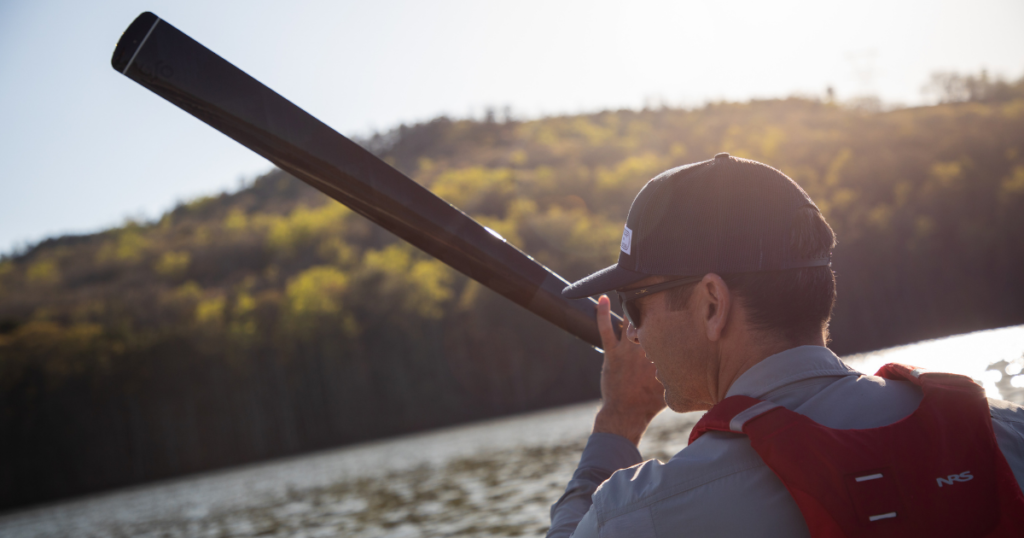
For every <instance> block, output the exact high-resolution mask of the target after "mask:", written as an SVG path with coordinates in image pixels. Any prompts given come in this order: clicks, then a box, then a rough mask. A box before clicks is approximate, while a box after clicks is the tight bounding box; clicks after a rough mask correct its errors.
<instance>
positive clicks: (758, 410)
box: [729, 401, 779, 433]
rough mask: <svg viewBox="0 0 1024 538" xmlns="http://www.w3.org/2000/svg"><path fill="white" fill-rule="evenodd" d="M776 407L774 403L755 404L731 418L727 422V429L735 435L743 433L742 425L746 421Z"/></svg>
mask: <svg viewBox="0 0 1024 538" xmlns="http://www.w3.org/2000/svg"><path fill="white" fill-rule="evenodd" d="M776 407H779V404H777V403H774V402H767V401H766V402H759V403H756V404H754V405H752V406H750V407H748V408H747V409H746V410H744V411H740V412H739V413H737V414H736V416H734V417H732V420H730V421H729V429H730V430H732V431H734V432H736V433H743V425H744V424H746V423H747V421H748V420H750V419H752V418H754V417H757V416H760V415H762V414H764V413H767V412H768V411H771V410H772V409H775V408H776Z"/></svg>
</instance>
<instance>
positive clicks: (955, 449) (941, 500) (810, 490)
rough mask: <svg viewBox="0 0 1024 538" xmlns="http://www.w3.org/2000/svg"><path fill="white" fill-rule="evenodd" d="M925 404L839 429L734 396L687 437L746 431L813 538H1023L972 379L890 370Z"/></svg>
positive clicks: (1016, 500) (1019, 504)
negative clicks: (900, 415) (895, 417)
mask: <svg viewBox="0 0 1024 538" xmlns="http://www.w3.org/2000/svg"><path fill="white" fill-rule="evenodd" d="M875 375H877V376H880V377H883V378H885V379H893V380H905V381H910V382H911V383H914V384H916V385H918V386H920V387H921V390H922V392H923V398H922V400H921V404H920V405H919V406H918V408H917V410H916V411H914V412H913V413H912V414H911V415H910V416H908V417H906V418H904V419H902V420H900V421H898V422H896V423H894V424H890V425H888V426H883V427H881V428H871V429H866V430H834V429H832V428H826V427H825V426H822V425H820V424H818V423H816V422H814V421H812V420H811V419H809V418H807V417H805V416H803V415H801V414H799V413H794V412H793V411H790V410H788V409H786V408H784V407H782V406H780V405H778V404H775V403H772V402H768V401H761V400H757V399H754V398H749V397H747V396H732V397H730V398H726V399H725V400H722V401H721V402H719V403H718V405H716V406H714V407H713V408H711V410H710V411H708V413H707V414H706V415H704V418H702V419H700V421H699V422H697V425H696V426H694V428H693V432H692V433H691V434H690V442H691V443H692V442H693V441H694V440H696V439H697V438H698V437H700V436H701V434H703V433H704V432H706V431H708V430H716V431H723V432H734V433H744V434H746V435H747V436H749V437H750V444H751V446H752V447H753V448H754V450H756V451H757V453H758V454H760V455H761V458H762V459H763V460H764V462H765V463H766V464H767V465H768V467H769V468H771V470H772V471H774V472H775V474H776V475H777V476H778V477H779V479H781V480H782V483H783V484H785V486H786V489H787V490H789V493H790V494H791V495H792V496H793V499H794V500H795V501H796V503H797V505H798V506H799V507H800V511H801V513H802V514H803V516H804V520H805V521H806V522H807V527H808V528H809V529H810V531H811V536H813V537H815V538H820V537H839V536H900V537H906V536H929V537H936V536H950V537H953V536H956V537H962V536H993V537H994V536H1006V537H1018V538H1019V537H1024V495H1022V494H1021V490H1020V487H1019V486H1018V485H1017V480H1016V479H1015V478H1014V476H1013V472H1012V471H1011V470H1010V466H1009V465H1008V464H1007V463H1006V458H1004V457H1003V453H1002V452H1001V451H1000V450H999V446H998V445H997V444H996V438H995V434H994V433H993V431H992V420H991V415H990V411H989V405H988V401H987V400H986V399H985V391H984V390H983V389H982V388H981V387H980V386H978V385H977V384H976V383H974V382H973V381H972V380H971V379H970V378H968V377H964V376H960V375H955V374H946V373H939V372H925V371H923V370H919V369H915V368H914V367H911V366H904V365H902V364H887V365H885V366H883V367H882V368H881V369H880V370H879V371H878V373H877V374H875Z"/></svg>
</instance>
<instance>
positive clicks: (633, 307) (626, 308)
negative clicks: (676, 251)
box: [617, 275, 704, 329]
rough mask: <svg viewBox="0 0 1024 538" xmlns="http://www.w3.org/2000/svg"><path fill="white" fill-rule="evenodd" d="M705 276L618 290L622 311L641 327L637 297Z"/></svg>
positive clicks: (676, 286)
mask: <svg viewBox="0 0 1024 538" xmlns="http://www.w3.org/2000/svg"><path fill="white" fill-rule="evenodd" d="M703 278H704V276H703V275H701V276H687V277H683V278H677V279H675V280H669V281H667V282H661V283H658V284H652V285H650V286H645V287H643V288H637V289H635V290H629V291H620V292H617V293H618V294H619V303H620V304H622V313H623V314H625V317H626V319H627V320H628V321H629V322H630V323H632V324H633V327H634V328H637V329H639V328H640V307H639V306H638V305H637V304H636V302H635V301H636V300H637V299H639V298H641V297H647V296H648V295H654V294H655V293H658V292H662V291H665V290H670V289H672V288H678V287H679V286H685V285H687V284H693V283H694V282H700V281H701V280H702V279H703Z"/></svg>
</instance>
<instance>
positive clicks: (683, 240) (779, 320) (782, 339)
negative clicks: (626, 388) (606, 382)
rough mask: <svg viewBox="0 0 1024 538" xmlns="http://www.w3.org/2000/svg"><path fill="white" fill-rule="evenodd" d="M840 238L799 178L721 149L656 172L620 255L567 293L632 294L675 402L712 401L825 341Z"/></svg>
mask: <svg viewBox="0 0 1024 538" xmlns="http://www.w3.org/2000/svg"><path fill="white" fill-rule="evenodd" d="M834 244H835V239H834V235H833V233H832V230H831V228H829V226H828V224H827V223H826V222H825V220H824V219H823V218H822V217H821V214H820V213H819V212H818V209H817V207H816V206H815V205H814V203H813V202H812V201H811V200H810V198H809V197H808V196H807V194H806V193H805V192H804V191H803V190H802V189H800V187H799V186H797V185H796V183H794V182H793V181H792V180H790V179H789V178H788V177H786V176H785V175H783V174H782V173H781V172H779V171H778V170H775V169H773V168H771V167H768V166H765V165H763V164H760V163H756V162H754V161H748V160H744V159H736V158H732V157H729V156H728V155H725V154H720V155H718V156H716V157H715V159H712V160H709V161H704V162H702V163H696V164H693V165H689V166H684V167H681V168H676V169H673V170H669V171H667V172H665V173H663V174H661V175H659V176H658V177H656V178H654V179H652V180H651V181H650V182H649V183H648V184H647V185H646V186H645V187H644V189H642V190H641V192H640V194H638V195H637V198H636V200H634V202H633V205H632V207H631V208H630V211H629V217H628V218H627V221H626V229H625V231H624V233H623V239H622V245H621V253H620V255H619V263H617V264H616V265H614V266H612V267H609V268H607V269H604V270H602V271H599V272H598V273H595V274H593V275H591V276H589V277H587V278H585V279H583V280H581V281H579V282H576V283H574V284H573V285H572V286H569V287H567V288H566V289H565V290H564V291H563V294H564V295H566V296H567V297H570V298H575V297H585V296H588V295H595V294H599V293H604V292H608V291H611V290H620V291H624V292H625V293H620V297H622V298H624V299H626V303H627V304H626V306H627V308H626V310H627V318H630V319H632V321H633V323H631V324H630V326H629V327H628V328H627V337H629V338H631V339H634V340H638V341H639V342H640V343H641V344H642V345H643V346H644V350H645V351H646V352H647V355H648V358H650V359H651V360H652V361H654V362H655V364H656V365H657V366H658V371H659V374H658V377H659V379H660V380H661V381H662V384H663V385H665V387H666V401H667V402H668V404H669V406H670V407H672V408H673V409H676V410H679V411H682V410H693V409H702V408H708V407H710V406H711V405H713V404H714V403H715V402H717V401H718V400H720V399H721V398H723V397H724V395H725V394H724V392H725V391H726V390H727V389H728V387H729V385H731V383H732V382H733V381H734V380H735V378H736V377H738V376H739V374H741V373H742V372H743V371H745V370H746V369H747V368H749V367H750V366H752V365H753V364H755V363H756V362H757V361H759V360H760V359H763V358H764V357H766V356H767V355H769V354H772V353H775V352H778V351H782V350H784V349H788V348H790V347H795V346H798V345H804V344H818V345H822V344H824V341H825V339H826V334H827V333H826V331H827V326H828V319H829V317H830V316H831V311H832V304H833V302H834V299H835V281H834V278H833V274H832V270H831V268H830V267H829V263H830V258H831V251H832V247H833V246H834ZM680 277H691V278H689V279H682V280H680ZM672 281H677V282H672ZM663 283H664V284H663ZM679 283H682V285H679ZM658 284H661V286H658ZM666 287H667V288H668V289H660V288H666ZM635 325H638V326H635Z"/></svg>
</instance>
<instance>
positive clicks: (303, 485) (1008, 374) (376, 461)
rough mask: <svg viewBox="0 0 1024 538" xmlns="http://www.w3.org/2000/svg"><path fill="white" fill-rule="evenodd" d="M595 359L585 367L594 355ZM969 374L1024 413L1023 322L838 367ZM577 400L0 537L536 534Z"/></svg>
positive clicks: (34, 519) (275, 466)
mask: <svg viewBox="0 0 1024 538" xmlns="http://www.w3.org/2000/svg"><path fill="white" fill-rule="evenodd" d="M595 360H597V357H595ZM844 360H846V361H847V362H849V363H850V364H851V365H853V366H854V367H856V368H858V369H860V370H862V371H865V372H868V373H874V371H875V370H877V369H878V367H879V366H881V365H882V364H885V363H887V362H901V363H905V364H912V365H915V366H920V367H924V368H928V369H931V370H938V371H947V372H954V373H959V374H964V375H968V376H970V377H972V378H974V379H977V380H979V381H981V382H982V383H983V384H984V386H985V388H986V390H987V391H988V393H989V396H991V397H996V398H1003V399H1008V400H1011V401H1015V402H1017V403H1024V375H1020V374H1021V370H1022V367H1024V325H1022V326H1017V327H1007V328H1003V329H995V330H990V331H980V332H976V333H971V334H965V335H958V336H952V337H947V338H942V339H938V340H929V341H926V342H919V343H916V344H911V345H906V346H900V347H895V348H890V349H885V350H881V351H876V352H872V353H864V354H859V355H853V356H850V357H845V358H844ZM596 408H597V403H596V402H588V403H584V404H578V405H573V406H569V407H562V408H558V409H552V410H547V411H542V412H538V413H531V414H528V415H521V416H517V417H511V418H504V419H500V420H493V421H488V422H484V423H477V424H472V425H467V426H460V427H455V428H448V429H444V430H435V431H432V432H428V433H423V434H417V435H409V436H404V437H399V438H393V439H388V440H386V441H380V442H373V443H365V444H361V445H356V446H349V447H345V448H341V449H336V450H331V451H325V452H320V453H315V454H307V455H303V456H299V457H295V458H290V459H284V460H276V461H273V462H269V463H262V464H257V465H251V466H246V467H239V468H233V469H230V470H227V471H220V472H214V473H208V474H204V475H200V476H192V477H188V478H182V479H176V480H171V481H166V482H161V483H154V484H148V485H144V486H139V487H134V488H129V489H123V490H119V491H114V492H110V493H103V494H98V495H94V496H90V497H84V498H81V499H77V500H73V501H66V502H61V503H57V504H52V505H48V506H43V507H37V508H32V509H28V510H24V511H19V512H13V513H8V514H5V515H2V516H0V536H3V537H11V538H13V537H50V536H54V537H56V536H75V537H87V536H91V537H120V536H143V537H154V538H156V537H178V536H181V537H185V536H210V537H226V536H265V537H278V536H280V537H284V536H289V537H319V536H353V537H361V536H367V537H369V536H374V537H378V536H387V537H416V536H529V535H539V534H543V533H544V532H545V531H546V530H547V526H548V508H549V507H550V505H551V503H553V502H554V501H555V500H556V499H557V498H558V497H559V495H561V493H562V490H563V488H564V487H565V483H566V481H567V480H568V479H569V477H570V475H571V474H572V471H573V469H575V467H576V463H577V461H578V459H579V454H580V451H581V450H582V449H583V445H584V444H585V442H586V439H587V435H588V434H589V431H590V426H591V421H592V420H593V416H594V412H595V411H596ZM698 418H700V413H688V414H676V413H670V412H665V413H662V414H661V415H659V416H658V417H657V418H656V419H655V421H654V423H653V424H652V425H651V428H650V430H649V431H648V434H647V435H646V436H645V438H644V441H643V442H642V443H641V446H640V449H641V452H642V453H643V455H644V457H646V458H658V459H661V460H666V459H668V458H669V457H670V456H671V455H672V454H674V453H675V452H677V451H679V450H680V449H682V448H683V447H684V446H686V439H687V437H688V436H689V433H690V429H691V428H692V426H693V424H694V423H695V422H696V421H697V419H698Z"/></svg>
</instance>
